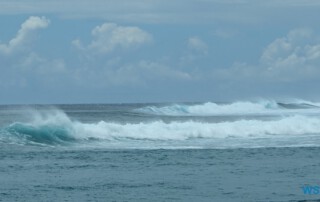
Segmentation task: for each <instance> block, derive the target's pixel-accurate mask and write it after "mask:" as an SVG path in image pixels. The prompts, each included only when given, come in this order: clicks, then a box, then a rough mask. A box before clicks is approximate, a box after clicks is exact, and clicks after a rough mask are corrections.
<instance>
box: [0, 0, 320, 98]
mask: <svg viewBox="0 0 320 202" xmlns="http://www.w3.org/2000/svg"><path fill="white" fill-rule="evenodd" d="M124 2H126V3H124ZM124 2H123V1H121V2H119V1H99V0H93V1H73V0H71V1H67V2H66V1H54V2H52V1H50V2H49V1H36V0H26V1H23V2H21V1H18V0H11V1H1V2H0V12H1V14H2V15H1V18H0V26H1V27H2V29H1V31H0V70H1V74H0V98H1V99H0V103H2V104H5V103H7V104H10V103H89V102H90V103H97V102H98V103H109V102H163V101H169V102H175V101H209V100H211V101H215V100H216V101H231V100H239V99H242V100H244V99H253V98H271V99H286V98H302V99H313V100H319V99H320V96H319V95H318V90H317V86H319V84H320V30H319V28H318V26H317V23H316V21H315V20H314V19H319V17H320V14H319V12H317V11H318V10H319V9H320V3H319V1H313V0H305V1H298V0H290V1H274V0H271V1H249V0H231V1H219V0H215V1H214V0H211V1H207V0H201V1H192V0H189V1H156V0H153V1H135V2H133V1H124Z"/></svg>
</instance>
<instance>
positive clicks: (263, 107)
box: [136, 100, 320, 116]
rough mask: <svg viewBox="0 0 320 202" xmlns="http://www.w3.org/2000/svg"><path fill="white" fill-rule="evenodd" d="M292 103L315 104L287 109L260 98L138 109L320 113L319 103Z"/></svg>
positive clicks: (201, 112)
mask: <svg viewBox="0 0 320 202" xmlns="http://www.w3.org/2000/svg"><path fill="white" fill-rule="evenodd" d="M290 104H297V105H302V104H310V105H313V106H315V108H312V109H306V108H300V109H299V108H296V109H287V108H284V107H283V106H280V105H279V104H278V103H277V102H275V101H273V100H260V101H259V102H234V103H230V104H217V103H213V102H207V103H204V104H196V105H186V104H174V105H169V106H164V107H157V106H147V107H143V108H140V109H137V110H136V111H137V112H140V113H146V114H155V115H168V116H211V115H268V114H270V115H273V114H294V113H308V114H310V113H320V108H316V107H317V106H320V105H318V104H317V103H311V102H306V101H301V100H299V101H297V102H296V103H290Z"/></svg>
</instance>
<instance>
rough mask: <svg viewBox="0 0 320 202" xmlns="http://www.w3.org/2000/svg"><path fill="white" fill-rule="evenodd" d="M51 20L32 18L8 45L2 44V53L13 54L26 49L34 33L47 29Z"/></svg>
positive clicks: (0, 45)
mask: <svg viewBox="0 0 320 202" xmlns="http://www.w3.org/2000/svg"><path fill="white" fill-rule="evenodd" d="M48 25H49V20H48V19H47V18H45V17H37V16H31V17H29V18H28V19H27V20H26V21H25V22H24V23H22V25H21V27H20V29H19V31H18V33H17V35H16V36H15V37H14V38H13V39H11V40H10V41H9V42H8V44H0V53H2V54H7V55H9V54H12V53H14V52H15V51H18V50H21V49H23V48H26V46H27V44H28V42H30V40H31V38H32V36H33V34H34V32H35V31H36V30H38V29H43V28H46V27H47V26H48Z"/></svg>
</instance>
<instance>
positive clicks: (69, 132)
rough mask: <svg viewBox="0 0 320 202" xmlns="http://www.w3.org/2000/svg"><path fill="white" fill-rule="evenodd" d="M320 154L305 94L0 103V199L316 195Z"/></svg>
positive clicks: (318, 128) (316, 115) (156, 200)
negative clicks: (218, 99)
mask: <svg viewBox="0 0 320 202" xmlns="http://www.w3.org/2000/svg"><path fill="white" fill-rule="evenodd" d="M319 152H320V104H319V103H316V102H309V101H304V100H290V101H287V102H277V101H274V100H259V101H254V102H253V101H238V102H232V103H215V102H206V103H170V104H92V105H90V104H87V105H76V104H71V105H55V106H48V105H33V106H30V105H29V106H17V105H15V106H4V105H2V106H0V162H1V163H0V185H1V186H0V201H79V202H81V201H101V202H104V201H139V202H149V201H152V202H163V201H187V202H188V201H190V202H191V201H204V202H206V201H208V202H211V201H235V202H238V201H245V202H251V201H288V202H289V201H290V202H293V201H294V202H299V201H300V202H302V201H319V199H320V197H319V194H313V193H317V192H316V191H317V186H319V171H320V158H319V156H318V154H319ZM308 186H309V187H308ZM310 187H311V188H312V187H313V188H315V189H313V190H311V188H310ZM308 190H309V191H310V193H311V194H309V193H308Z"/></svg>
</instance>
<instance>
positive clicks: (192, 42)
mask: <svg viewBox="0 0 320 202" xmlns="http://www.w3.org/2000/svg"><path fill="white" fill-rule="evenodd" d="M188 48H189V49H190V50H193V51H196V52H199V53H203V54H207V52H208V46H207V44H206V43H205V42H204V41H202V40H201V39H200V38H199V37H190V38H189V39H188Z"/></svg>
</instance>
